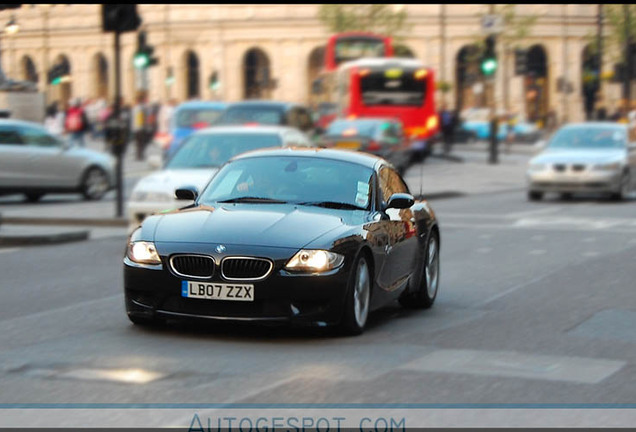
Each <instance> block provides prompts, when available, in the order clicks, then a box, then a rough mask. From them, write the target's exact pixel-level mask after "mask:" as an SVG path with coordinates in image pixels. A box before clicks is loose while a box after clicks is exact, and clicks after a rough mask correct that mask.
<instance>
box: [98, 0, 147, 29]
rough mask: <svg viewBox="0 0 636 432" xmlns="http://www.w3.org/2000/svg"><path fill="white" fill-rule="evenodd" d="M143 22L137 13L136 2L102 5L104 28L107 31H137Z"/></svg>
mask: <svg viewBox="0 0 636 432" xmlns="http://www.w3.org/2000/svg"><path fill="white" fill-rule="evenodd" d="M140 24H141V18H140V17H139V15H137V5H136V4H103V5H102V30H103V31H105V32H109V31H114V32H119V33H123V32H129V31H135V30H137V28H139V25H140Z"/></svg>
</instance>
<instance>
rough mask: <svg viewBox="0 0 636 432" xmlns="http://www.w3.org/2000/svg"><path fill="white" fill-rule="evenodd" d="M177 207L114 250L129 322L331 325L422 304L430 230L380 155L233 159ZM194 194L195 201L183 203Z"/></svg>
mask: <svg viewBox="0 0 636 432" xmlns="http://www.w3.org/2000/svg"><path fill="white" fill-rule="evenodd" d="M175 194H176V195H177V196H178V197H180V198H181V199H183V200H184V203H186V202H187V203H189V204H190V205H188V206H187V207H186V208H183V209H181V210H177V211H174V212H171V213H168V214H161V215H155V216H151V217H149V218H147V219H146V220H145V221H144V223H143V224H142V226H141V227H140V228H139V229H137V230H135V231H134V232H133V233H132V234H131V236H130V238H129V240H128V247H127V251H126V254H125V257H124V293H125V302H126V311H127V314H128V318H129V319H130V320H131V321H132V322H133V323H134V324H139V325H155V324H158V323H161V322H163V321H165V320H175V319H188V318H196V319H208V320H236V321H250V322H265V323H270V324H275V323H282V324H284V323H295V324H298V325H308V326H320V327H324V326H339V329H340V331H341V332H343V333H347V334H360V333H362V332H363V331H364V328H365V326H366V324H367V318H368V316H369V313H370V312H371V311H373V310H375V309H379V308H381V307H383V306H385V305H387V304H390V303H392V302H394V301H395V300H399V301H400V303H402V304H403V305H404V306H406V307H411V308H422V309H424V308H430V307H431V306H432V305H433V303H434V302H435V298H436V296H437V293H438V284H439V268H440V254H439V251H440V232H439V229H438V224H437V220H436V218H435V214H434V212H433V210H432V209H431V208H430V205H429V204H428V203H426V202H420V201H416V200H415V198H414V197H413V196H412V195H411V194H410V192H409V189H408V187H407V186H406V184H405V183H404V180H403V179H402V178H401V177H400V175H399V174H398V173H397V172H396V171H395V170H394V169H393V168H392V167H391V166H389V165H388V164H387V163H386V161H384V160H383V159H381V158H378V157H375V156H372V155H368V154H365V153H360V152H349V151H340V150H329V149H322V150H317V151H307V150H300V149H285V150H280V149H269V150H258V151H255V152H250V153H246V154H243V155H240V156H237V157H235V158H234V159H232V160H231V161H230V162H228V163H227V164H226V165H225V166H223V168H221V170H220V171H219V172H218V173H217V174H216V175H215V176H214V178H213V179H212V181H211V182H210V183H209V184H208V186H207V187H206V189H205V190H203V191H202V192H201V193H200V194H199V193H198V191H197V190H196V189H195V188H183V189H179V190H177V191H176V192H175ZM193 201H194V202H193Z"/></svg>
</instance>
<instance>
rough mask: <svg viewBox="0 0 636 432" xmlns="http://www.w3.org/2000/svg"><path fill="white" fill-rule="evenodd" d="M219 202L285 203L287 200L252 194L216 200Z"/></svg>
mask: <svg viewBox="0 0 636 432" xmlns="http://www.w3.org/2000/svg"><path fill="white" fill-rule="evenodd" d="M218 202H219V203H223V204H225V203H269V204H287V201H282V200H277V199H273V198H263V197H253V196H244V197H238V198H230V199H226V200H222V201H218Z"/></svg>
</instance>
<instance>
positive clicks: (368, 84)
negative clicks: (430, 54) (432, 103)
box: [360, 71, 426, 106]
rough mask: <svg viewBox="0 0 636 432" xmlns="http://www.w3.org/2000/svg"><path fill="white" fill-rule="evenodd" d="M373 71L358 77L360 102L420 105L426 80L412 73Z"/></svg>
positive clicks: (368, 104) (423, 98) (366, 103)
mask: <svg viewBox="0 0 636 432" xmlns="http://www.w3.org/2000/svg"><path fill="white" fill-rule="evenodd" d="M388 72H389V71H373V72H370V73H368V74H367V75H365V76H362V77H360V92H361V94H362V102H363V103H364V105H366V106H374V105H406V106H422V104H423V103H424V100H425V98H426V81H425V80H422V79H416V78H415V77H414V76H413V74H412V73H406V72H404V73H401V72H400V73H392V74H389V73H388Z"/></svg>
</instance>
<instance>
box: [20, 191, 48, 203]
mask: <svg viewBox="0 0 636 432" xmlns="http://www.w3.org/2000/svg"><path fill="white" fill-rule="evenodd" d="M24 195H25V196H26V200H27V201H28V202H31V203H34V202H38V201H40V199H41V198H42V197H43V196H44V194H43V193H33V192H29V193H26V194H24Z"/></svg>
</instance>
